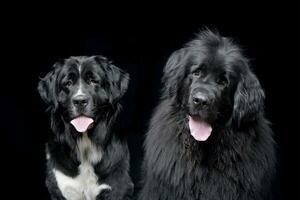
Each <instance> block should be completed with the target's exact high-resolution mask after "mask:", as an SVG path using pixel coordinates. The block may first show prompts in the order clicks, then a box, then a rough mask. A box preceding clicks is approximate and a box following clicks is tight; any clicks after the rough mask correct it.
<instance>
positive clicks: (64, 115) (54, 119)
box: [38, 56, 133, 200]
mask: <svg viewBox="0 0 300 200" xmlns="http://www.w3.org/2000/svg"><path fill="white" fill-rule="evenodd" d="M79 66H81V68H82V70H81V72H80V71H78V67H79ZM70 81H71V82H70ZM79 81H82V82H83V84H84V85H83V86H82V87H83V89H84V90H86V93H87V94H89V96H88V97H89V101H90V102H91V103H90V104H89V105H88V106H87V108H86V109H85V110H84V111H82V113H81V114H85V115H88V116H91V117H93V118H94V120H95V122H94V126H93V127H92V128H91V129H89V130H88V137H89V138H90V140H91V141H92V142H93V143H94V144H95V145H96V147H98V148H99V149H102V153H103V156H102V159H101V161H100V162H98V163H96V164H94V165H93V168H94V171H95V174H96V175H97V177H98V182H99V183H106V184H108V185H110V186H111V187H112V190H111V191H103V192H101V193H100V194H99V195H98V196H97V198H96V199H118V200H119V199H130V197H131V195H132V192H133V184H132V181H131V178H130V177H129V172H128V171H129V151H128V147H127V143H126V141H125V139H124V138H123V137H122V135H121V134H118V133H116V132H115V130H114V122H115V120H116V117H117V114H118V113H119V111H120V103H119V100H120V98H121V97H122V96H123V94H124V93H125V91H126V90H127V85H128V81H129V75H128V74H127V73H124V72H123V71H122V70H121V69H119V68H117V67H116V66H114V65H113V64H112V63H111V62H110V61H108V60H107V59H106V58H104V57H102V56H92V57H70V58H68V59H65V60H63V61H61V62H57V63H56V64H54V68H53V70H52V71H51V72H49V73H48V74H47V75H46V76H45V77H44V78H43V79H41V81H40V82H39V85H38V91H39V93H40V96H41V98H42V99H43V100H44V101H45V102H46V103H47V105H49V109H48V111H49V112H50V115H51V129H52V132H53V134H51V136H50V138H49V141H48V142H47V145H46V152H47V154H49V156H50V158H49V159H48V161H47V179H46V185H47V187H48V190H49V192H50V194H51V197H52V199H65V198H64V197H63V196H62V193H61V191H60V190H59V188H58V186H57V183H56V179H55V176H54V174H53V169H54V168H55V169H58V170H59V171H61V172H63V173H64V174H65V175H67V176H70V177H76V176H77V175H78V173H79V169H78V167H79V165H80V160H79V159H78V155H77V151H76V149H77V141H78V139H79V138H80V137H82V134H81V133H78V132H77V131H76V130H75V129H74V127H73V126H72V125H70V122H69V121H70V119H71V118H73V117H76V115H78V114H80V113H79V111H78V110H75V109H74V106H71V104H72V103H71V101H72V95H73V94H74V92H75V90H76V88H77V87H78V82H79Z"/></svg>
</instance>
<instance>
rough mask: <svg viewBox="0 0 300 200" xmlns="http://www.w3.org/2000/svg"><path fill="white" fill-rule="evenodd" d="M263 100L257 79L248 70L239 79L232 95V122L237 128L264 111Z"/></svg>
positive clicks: (263, 96)
mask: <svg viewBox="0 0 300 200" xmlns="http://www.w3.org/2000/svg"><path fill="white" fill-rule="evenodd" d="M264 99H265V94H264V91H263V89H262V87H261V85H260V83H259V81H258V79H257V78H256V76H255V75H254V74H253V73H252V72H251V71H250V69H248V70H247V72H245V74H244V75H243V76H242V77H241V80H240V81H239V83H238V85H237V89H236V91H235V95H234V108H233V120H234V121H236V123H237V124H238V126H240V125H241V124H242V123H244V122H249V121H253V120H255V119H256V117H257V116H258V114H259V113H261V112H262V111H263V109H264Z"/></svg>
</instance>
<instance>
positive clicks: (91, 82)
mask: <svg viewBox="0 0 300 200" xmlns="http://www.w3.org/2000/svg"><path fill="white" fill-rule="evenodd" d="M87 83H88V84H89V85H93V86H94V85H97V84H98V81H96V80H94V79H89V80H88V81H87Z"/></svg>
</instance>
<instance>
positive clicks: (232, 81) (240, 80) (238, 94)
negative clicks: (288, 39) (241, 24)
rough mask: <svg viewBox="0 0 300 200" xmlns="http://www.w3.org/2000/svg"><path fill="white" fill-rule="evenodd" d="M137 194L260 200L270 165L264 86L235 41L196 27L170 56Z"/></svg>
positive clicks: (163, 199) (142, 199) (143, 197)
mask: <svg viewBox="0 0 300 200" xmlns="http://www.w3.org/2000/svg"><path fill="white" fill-rule="evenodd" d="M163 84H164V88H163V94H162V98H161V102H160V104H159V105H158V107H157V109H156V110H155V112H154V115H153V117H152V119H151V124H150V128H149V131H148V133H147V137H146V141H145V150H146V152H145V160H144V163H143V170H144V176H143V179H144V180H143V188H142V190H141V192H140V195H139V200H196V199H197V200H250V199H251V200H262V199H266V198H267V197H268V196H269V194H270V188H271V181H272V176H273V174H274V168H275V151H274V146H275V143H274V140H273V133H272V130H271V129H270V127H269V122H268V120H267V119H266V118H265V116H264V98H265V95H264V91H263V89H262V88H261V85H260V83H259V81H258V79H257V77H256V76H255V75H254V73H253V72H252V70H251V69H250V67H249V63H248V61H247V59H246V58H245V56H244V55H243V53H242V51H241V50H240V48H239V47H238V46H237V45H236V44H234V43H233V42H232V41H231V40H230V39H229V38H225V37H222V36H220V35H219V34H218V33H214V32H212V31H209V30H205V31H202V32H201V33H199V35H198V36H197V37H196V38H195V39H194V40H192V41H191V42H189V43H187V44H186V45H185V46H184V47H183V48H181V49H179V50H177V51H175V52H174V53H173V54H172V55H171V57H170V58H169V60H168V62H167V64H166V66H165V69H164V76H163Z"/></svg>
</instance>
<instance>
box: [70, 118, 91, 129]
mask: <svg viewBox="0 0 300 200" xmlns="http://www.w3.org/2000/svg"><path fill="white" fill-rule="evenodd" d="M93 122H94V119H92V118H90V117H86V116H83V115H81V116H78V117H76V118H74V119H72V120H71V121H70V123H71V124H72V125H73V126H74V128H75V129H76V130H77V131H78V132H80V133H84V132H86V131H87V130H88V129H89V128H92V127H93Z"/></svg>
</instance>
